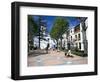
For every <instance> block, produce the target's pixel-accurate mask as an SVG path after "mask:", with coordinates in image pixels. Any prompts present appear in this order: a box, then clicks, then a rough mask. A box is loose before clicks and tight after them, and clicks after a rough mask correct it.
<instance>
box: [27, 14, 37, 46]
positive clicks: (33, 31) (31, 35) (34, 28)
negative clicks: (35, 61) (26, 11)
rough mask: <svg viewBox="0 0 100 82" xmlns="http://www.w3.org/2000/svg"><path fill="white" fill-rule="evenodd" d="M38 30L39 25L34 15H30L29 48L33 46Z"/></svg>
mask: <svg viewBox="0 0 100 82" xmlns="http://www.w3.org/2000/svg"><path fill="white" fill-rule="evenodd" d="M37 32H38V25H37V24H36V22H35V21H34V18H33V16H32V15H29V16H28V45H29V48H30V47H32V46H33V40H34V39H33V38H34V36H35V35H36V34H37Z"/></svg>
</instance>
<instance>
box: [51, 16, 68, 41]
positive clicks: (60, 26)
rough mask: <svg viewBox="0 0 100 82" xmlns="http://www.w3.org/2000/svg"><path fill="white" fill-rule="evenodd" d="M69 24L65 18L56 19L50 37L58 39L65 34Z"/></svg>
mask: <svg viewBox="0 0 100 82" xmlns="http://www.w3.org/2000/svg"><path fill="white" fill-rule="evenodd" d="M68 26H69V23H68V21H67V18H64V17H56V19H55V22H54V24H53V27H52V29H51V32H50V35H51V37H52V38H54V39H56V40H57V39H59V38H61V37H62V34H63V33H65V32H66V31H67V29H68Z"/></svg>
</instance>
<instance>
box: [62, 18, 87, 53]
mask: <svg viewBox="0 0 100 82" xmlns="http://www.w3.org/2000/svg"><path fill="white" fill-rule="evenodd" d="M85 26H86V27H88V20H87V19H86V20H85ZM87 31H88V28H87V29H86V32H85V33H86V35H85V37H86V40H87V36H88V34H87V33H88V32H87ZM62 37H63V39H62V41H63V42H62V46H63V45H65V48H66V49H67V44H68V43H70V44H71V48H78V49H79V50H81V51H84V42H83V37H84V32H83V28H82V23H80V24H78V25H77V26H75V27H72V28H71V29H69V34H68V35H67V34H66V33H64V34H63V35H62ZM64 42H65V43H64Z"/></svg>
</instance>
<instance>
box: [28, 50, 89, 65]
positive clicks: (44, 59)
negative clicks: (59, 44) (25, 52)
mask: <svg viewBox="0 0 100 82" xmlns="http://www.w3.org/2000/svg"><path fill="white" fill-rule="evenodd" d="M34 55H36V54H31V55H29V56H28V66H54V65H76V64H87V63H88V61H87V57H80V56H76V55H74V54H72V55H73V58H72V57H66V56H65V55H64V52H63V51H60V52H57V51H56V50H55V51H53V50H49V52H48V54H37V56H34Z"/></svg>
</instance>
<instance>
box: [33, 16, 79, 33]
mask: <svg viewBox="0 0 100 82" xmlns="http://www.w3.org/2000/svg"><path fill="white" fill-rule="evenodd" d="M41 17H42V19H44V20H45V21H46V23H47V30H48V32H50V31H51V29H52V26H53V23H54V21H55V18H56V17H57V16H41ZM38 18H39V16H33V19H34V20H35V21H36V22H38ZM65 18H66V19H67V20H68V22H69V28H72V27H75V26H76V25H77V24H79V23H80V21H79V20H78V19H76V18H75V17H68V16H66V17H65Z"/></svg>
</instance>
